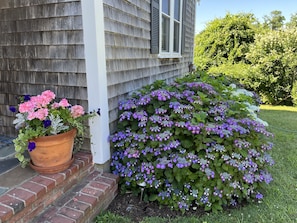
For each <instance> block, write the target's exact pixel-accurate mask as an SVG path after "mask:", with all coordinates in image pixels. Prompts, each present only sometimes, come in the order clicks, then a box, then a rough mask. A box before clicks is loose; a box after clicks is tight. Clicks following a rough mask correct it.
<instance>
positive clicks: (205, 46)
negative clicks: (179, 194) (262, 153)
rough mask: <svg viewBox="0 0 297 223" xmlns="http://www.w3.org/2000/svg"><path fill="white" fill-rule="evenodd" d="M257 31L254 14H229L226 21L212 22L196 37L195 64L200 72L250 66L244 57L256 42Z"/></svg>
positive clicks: (219, 19)
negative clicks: (241, 64)
mask: <svg viewBox="0 0 297 223" xmlns="http://www.w3.org/2000/svg"><path fill="white" fill-rule="evenodd" d="M258 28H259V25H258V22H257V20H256V19H255V17H254V15H253V14H246V13H239V14H235V15H232V14H230V13H227V14H226V16H225V17H224V18H216V19H214V20H212V21H211V22H209V23H208V24H207V27H206V28H205V29H204V30H203V31H202V32H201V33H199V34H197V35H196V36H195V47H194V63H195V65H196V66H197V68H198V69H202V70H209V69H210V68H212V67H213V68H216V67H221V66H222V65H224V64H228V65H229V66H230V65H234V64H238V63H244V64H249V62H248V61H247V59H246V57H245V54H246V53H247V52H248V50H249V45H250V44H251V43H253V42H254V37H255V35H256V33H257V32H258ZM220 69H221V70H222V69H223V67H221V68H220ZM224 71H228V70H224Z"/></svg>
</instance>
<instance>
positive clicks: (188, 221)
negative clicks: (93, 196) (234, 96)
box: [96, 106, 297, 223]
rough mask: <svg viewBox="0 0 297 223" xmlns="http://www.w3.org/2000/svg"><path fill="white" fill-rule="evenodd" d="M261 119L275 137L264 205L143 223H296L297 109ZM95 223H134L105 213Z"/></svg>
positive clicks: (267, 111)
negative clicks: (273, 161) (272, 162)
mask: <svg viewBox="0 0 297 223" xmlns="http://www.w3.org/2000/svg"><path fill="white" fill-rule="evenodd" d="M260 118H262V119H263V120H265V121H267V122H268V123H269V127H268V130H269V131H270V132H272V133H273V134H274V139H273V142H274V147H273V149H272V151H271V153H270V154H271V155H272V157H273V159H274V160H275V165H274V166H272V167H270V168H269V172H270V173H271V174H272V176H273V178H274V181H273V182H272V183H271V184H270V185H267V186H266V187H265V193H264V195H265V197H264V199H263V201H262V203H253V204H248V205H246V206H244V207H241V208H238V209H234V210H229V211H227V212H226V211H225V212H221V213H209V214H205V215H203V216H201V217H200V218H197V217H179V218H176V219H169V218H166V219H164V218H156V217H150V218H145V219H144V220H143V221H142V222H141V223H269V222H271V223H293V222H297V108H294V107H285V106H262V107H261V111H260ZM96 219H97V220H96V223H101V222H102V223H103V222H104V223H113V222H123V223H124V222H131V220H129V219H128V218H123V217H121V216H116V215H114V214H112V213H105V214H103V215H99V216H97V218H96Z"/></svg>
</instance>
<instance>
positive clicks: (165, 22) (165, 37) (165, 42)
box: [162, 16, 170, 52]
mask: <svg viewBox="0 0 297 223" xmlns="http://www.w3.org/2000/svg"><path fill="white" fill-rule="evenodd" d="M169 28H170V26H169V18H167V17H165V16H162V51H166V52H169Z"/></svg>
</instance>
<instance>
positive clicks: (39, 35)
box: [0, 0, 196, 135]
mask: <svg viewBox="0 0 297 223" xmlns="http://www.w3.org/2000/svg"><path fill="white" fill-rule="evenodd" d="M184 2H185V3H186V5H185V6H186V8H185V9H184V10H185V13H184V14H185V15H186V17H184V19H185V23H184V26H185V29H184V32H185V33H184V37H185V44H184V49H183V54H182V57H181V58H178V59H176V58H175V59H160V58H158V55H157V54H151V52H150V29H151V28H150V16H151V14H150V13H151V5H150V4H151V1H150V0H142V1H138V0H103V6H104V25H105V27H104V29H105V43H106V68H107V82H108V104H109V108H101V109H108V110H109V119H110V121H109V122H110V130H111V131H114V130H115V124H116V119H117V113H118V110H117V107H118V102H119V101H120V100H122V99H124V98H125V97H126V96H127V95H128V93H129V92H132V91H134V90H136V89H139V88H141V87H142V86H144V85H147V84H150V83H152V82H153V81H155V80H157V79H166V80H167V81H168V82H170V81H172V80H173V79H174V78H175V77H177V76H180V75H182V74H185V73H187V72H188V65H189V63H191V62H192V61H193V41H194V20H195V2H196V0H186V1H184ZM85 59H87V58H85V56H84V40H83V27H82V11H81V2H80V0H43V1H40V0H19V1H11V0H1V1H0V89H1V90H0V134H6V135H15V134H16V132H15V130H14V127H13V126H12V124H11V123H12V121H13V119H14V116H13V114H12V113H11V112H10V111H9V106H8V105H14V104H16V97H17V96H19V95H23V94H33V95H34V94H39V93H40V92H41V91H43V90H45V89H51V90H53V91H54V92H56V94H57V96H59V97H61V98H62V97H67V98H69V99H70V101H71V102H72V103H79V104H82V105H83V106H84V107H87V105H88V102H87V100H88V97H87V81H86V73H85V72H86V71H85ZM94 94H96V92H94ZM99 96H100V95H98V97H99Z"/></svg>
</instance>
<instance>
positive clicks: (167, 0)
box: [162, 0, 170, 15]
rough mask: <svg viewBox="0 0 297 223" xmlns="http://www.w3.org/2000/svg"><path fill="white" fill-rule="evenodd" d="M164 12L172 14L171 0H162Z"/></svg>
mask: <svg viewBox="0 0 297 223" xmlns="http://www.w3.org/2000/svg"><path fill="white" fill-rule="evenodd" d="M162 12H163V13H165V14H167V15H170V0H162Z"/></svg>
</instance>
